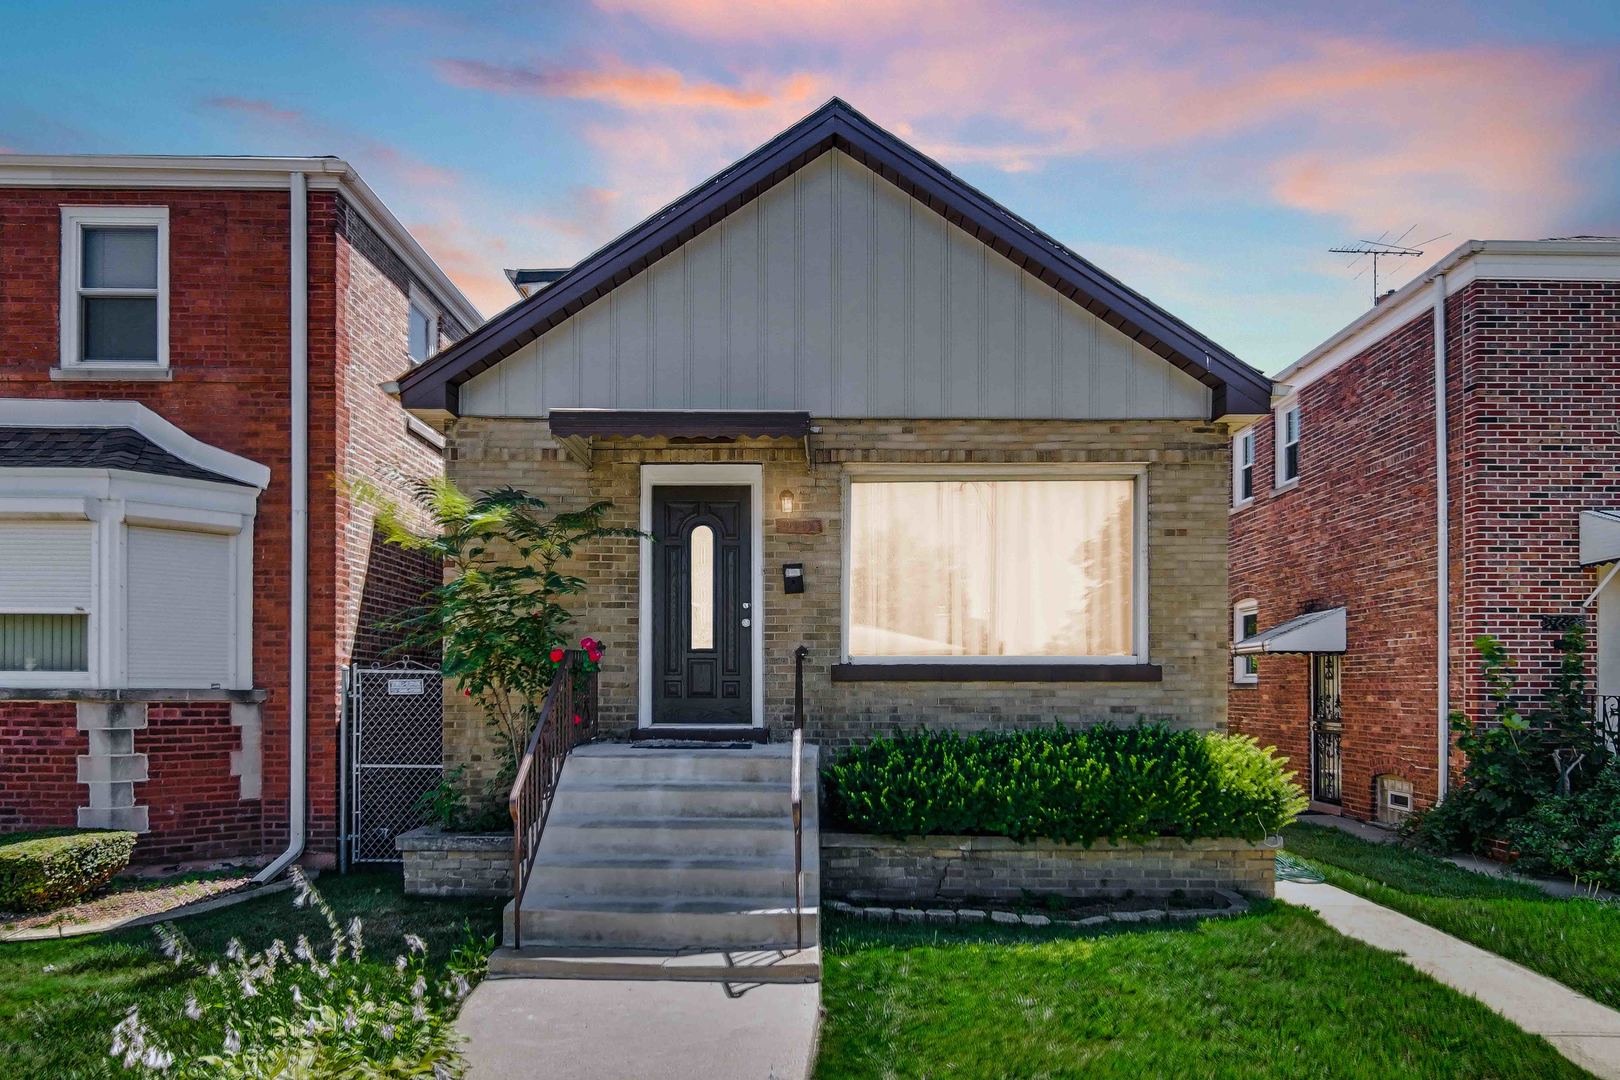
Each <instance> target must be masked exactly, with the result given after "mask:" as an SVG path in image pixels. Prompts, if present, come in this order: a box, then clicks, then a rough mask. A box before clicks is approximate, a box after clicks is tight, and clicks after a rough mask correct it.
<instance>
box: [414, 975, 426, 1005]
mask: <svg viewBox="0 0 1620 1080" xmlns="http://www.w3.org/2000/svg"><path fill="white" fill-rule="evenodd" d="M426 993H427V980H426V979H424V978H422V976H420V975H418V976H417V977H416V981H415V982H413V983H411V997H412V998H413V999H414V1000H416V1001H421V1000H422V995H424V994H426Z"/></svg>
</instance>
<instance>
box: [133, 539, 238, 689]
mask: <svg viewBox="0 0 1620 1080" xmlns="http://www.w3.org/2000/svg"><path fill="white" fill-rule="evenodd" d="M231 544H232V537H230V536H219V535H214V534H211V533H195V532H181V531H179V530H175V529H148V528H139V527H136V526H130V527H129V529H128V544H127V547H128V558H129V581H128V590H127V593H126V595H127V598H128V599H127V603H128V612H127V623H126V626H127V628H128V662H129V681H130V685H132V686H149V687H154V686H163V687H209V686H213V685H216V684H217V685H219V686H228V685H229V684H230V680H231V677H232V672H231V661H232V657H233V655H234V640H235V631H236V618H235V599H234V594H235V583H234V578H233V575H232V572H231Z"/></svg>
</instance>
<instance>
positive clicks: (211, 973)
mask: <svg viewBox="0 0 1620 1080" xmlns="http://www.w3.org/2000/svg"><path fill="white" fill-rule="evenodd" d="M218 974H219V965H218V964H209V965H208V977H209V978H210V979H212V978H214V977H215V976H217V975H218Z"/></svg>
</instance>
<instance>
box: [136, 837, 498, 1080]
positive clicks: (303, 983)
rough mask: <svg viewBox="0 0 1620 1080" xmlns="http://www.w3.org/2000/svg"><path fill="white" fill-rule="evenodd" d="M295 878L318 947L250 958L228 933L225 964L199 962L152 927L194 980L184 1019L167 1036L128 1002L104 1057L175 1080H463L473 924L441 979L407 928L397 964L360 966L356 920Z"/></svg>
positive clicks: (477, 953) (477, 969) (163, 928)
mask: <svg viewBox="0 0 1620 1080" xmlns="http://www.w3.org/2000/svg"><path fill="white" fill-rule="evenodd" d="M293 877H294V878H295V879H296V881H297V883H298V892H297V895H296V898H295V899H294V901H293V903H294V905H295V906H298V907H303V906H304V905H306V904H307V905H309V906H310V907H312V908H314V909H315V910H316V911H317V912H319V913H320V915H321V916H322V918H323V919H325V921H326V925H327V931H328V940H327V941H326V943H325V944H324V945H313V944H311V943H310V942H309V940H308V939H306V938H305V937H304V936H302V935H300V936H299V938H298V939H297V941H296V942H295V943H294V944H293V946H292V947H291V948H288V946H287V944H286V943H285V942H283V941H279V940H278V941H274V942H272V943H271V944H270V947H269V948H267V949H265V950H263V951H262V952H256V953H249V952H247V951H246V950H244V949H243V947H242V945H241V943H240V942H238V941H235V940H232V941H231V942H230V944H229V945H228V946H227V948H226V951H225V956H224V958H223V959H222V960H213V961H209V962H208V963H207V964H206V965H205V964H204V962H203V959H202V958H201V957H198V956H196V955H195V954H194V953H193V952H192V948H191V945H190V943H189V942H188V941H186V939H185V938H184V937H183V936H182V935H181V934H180V932H179V931H177V930H175V929H174V928H173V927H171V926H170V925H168V924H166V923H165V924H160V925H159V926H158V927H156V932H157V935H158V938H159V940H160V941H161V942H162V946H163V952H164V954H165V955H167V956H168V957H169V958H170V959H171V960H172V961H174V964H175V967H177V968H179V969H181V970H184V971H187V972H188V973H190V974H193V975H195V976H198V977H199V978H198V979H197V981H196V982H195V983H194V986H195V989H194V991H193V992H192V993H191V994H190V995H189V996H188V997H187V999H186V1003H185V1006H184V1009H185V1018H186V1020H187V1021H189V1023H188V1024H187V1025H185V1026H184V1027H183V1028H181V1029H180V1030H181V1032H182V1033H181V1034H179V1035H177V1036H176V1037H175V1038H173V1039H163V1038H161V1037H160V1036H159V1035H158V1034H157V1032H156V1031H155V1030H154V1029H153V1028H151V1027H150V1026H148V1025H147V1023H146V1021H145V1020H143V1019H142V1017H141V1013H140V1011H139V1010H138V1008H136V1007H131V1008H130V1009H129V1011H128V1012H127V1013H126V1014H125V1016H124V1019H123V1020H121V1021H120V1022H119V1023H118V1026H117V1027H115V1028H114V1029H113V1031H112V1042H111V1044H110V1047H109V1050H110V1053H111V1056H112V1057H113V1058H114V1059H115V1060H116V1061H118V1062H119V1063H121V1064H122V1065H123V1067H124V1068H125V1069H127V1070H130V1071H133V1072H135V1073H137V1074H138V1075H141V1076H146V1077H154V1078H155V1077H168V1078H177V1080H204V1078H207V1080H250V1078H251V1080H258V1078H263V1077H316V1076H329V1077H355V1078H360V1077H379V1078H380V1077H424V1078H425V1077H432V1078H433V1080H447V1078H450V1077H457V1076H461V1075H462V1074H463V1071H464V1069H465V1061H464V1060H463V1058H462V1057H461V1053H460V1050H459V1043H460V1037H459V1036H458V1035H457V1034H456V1032H455V1027H454V1020H455V1014H456V1011H457V1010H458V1009H459V1007H460V1005H461V1002H462V1000H463V999H464V998H465V997H466V996H467V994H468V993H469V992H470V991H471V989H472V986H473V983H474V982H476V981H477V980H478V979H479V978H480V977H481V976H482V975H483V973H484V971H485V967H486V964H487V956H488V953H489V950H490V948H492V947H493V945H494V942H493V940H485V941H480V940H478V939H477V938H476V937H474V936H472V935H471V931H469V940H468V941H467V943H466V944H464V945H463V946H461V947H460V948H458V949H457V950H456V951H455V953H454V954H452V956H451V957H450V963H449V965H448V968H447V971H446V976H445V977H444V978H443V979H442V980H440V979H434V978H432V977H430V975H429V972H428V969H427V946H426V944H425V943H423V941H422V940H421V939H420V938H418V937H416V936H415V935H412V934H407V935H405V944H406V952H405V953H404V954H402V955H400V956H397V957H395V958H394V963H393V966H392V967H387V968H379V967H377V966H376V965H374V964H370V963H365V962H363V957H364V955H365V946H364V942H363V940H362V931H363V928H362V925H361V922H360V920H359V919H357V918H356V919H351V920H350V921H349V922H348V923H347V924H345V923H343V922H342V921H341V920H340V919H339V918H338V915H337V912H335V911H334V910H333V909H332V907H331V906H330V905H329V904H327V902H326V901H325V900H324V899H323V898H322V897H321V895H320V893H318V892H317V891H316V890H315V888H314V886H313V885H311V884H310V883H309V881H308V880H307V879H305V878H304V877H303V875H302V874H301V873H300V872H299V871H298V870H297V868H296V867H295V868H294V870H293Z"/></svg>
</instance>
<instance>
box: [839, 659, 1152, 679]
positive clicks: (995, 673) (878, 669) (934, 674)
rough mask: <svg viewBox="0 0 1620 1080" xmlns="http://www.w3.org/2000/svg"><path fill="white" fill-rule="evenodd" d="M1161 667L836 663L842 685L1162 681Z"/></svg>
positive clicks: (1131, 665)
mask: <svg viewBox="0 0 1620 1080" xmlns="http://www.w3.org/2000/svg"><path fill="white" fill-rule="evenodd" d="M1163 679H1164V669H1163V668H1161V667H1160V666H1159V665H1158V664H951V663H933V664H927V663H925V664H834V665H833V666H832V681H833V682H835V683H841V682H959V683H978V682H1162V681H1163Z"/></svg>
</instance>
